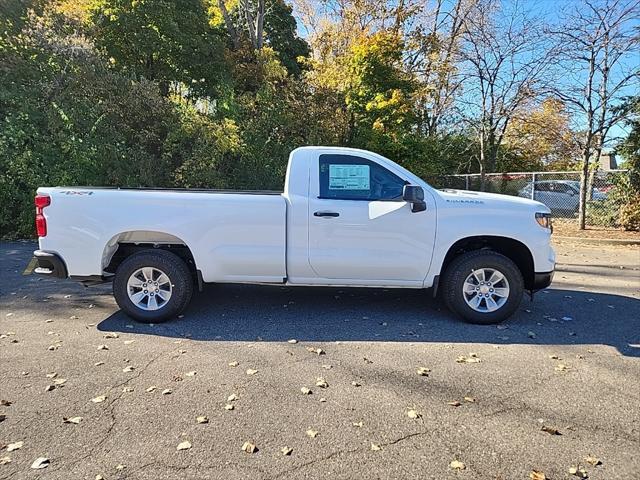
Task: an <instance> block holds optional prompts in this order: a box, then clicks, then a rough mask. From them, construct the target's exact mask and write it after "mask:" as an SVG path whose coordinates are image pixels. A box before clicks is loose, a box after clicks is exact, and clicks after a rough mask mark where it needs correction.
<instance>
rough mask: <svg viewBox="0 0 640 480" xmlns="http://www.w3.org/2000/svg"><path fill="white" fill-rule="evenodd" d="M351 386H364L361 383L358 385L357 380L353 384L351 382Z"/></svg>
mask: <svg viewBox="0 0 640 480" xmlns="http://www.w3.org/2000/svg"><path fill="white" fill-rule="evenodd" d="M351 385H353V386H354V387H361V386H362V384H361V383H358V382H356V381H355V380H354V381H353V382H351Z"/></svg>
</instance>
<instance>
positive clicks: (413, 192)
mask: <svg viewBox="0 0 640 480" xmlns="http://www.w3.org/2000/svg"><path fill="white" fill-rule="evenodd" d="M402 199H403V200H404V201H405V202H409V203H411V204H412V205H411V211H412V212H413V213H417V212H424V211H425V210H426V209H427V204H426V202H425V201H424V190H422V187H420V186H418V185H405V186H404V188H403V189H402Z"/></svg>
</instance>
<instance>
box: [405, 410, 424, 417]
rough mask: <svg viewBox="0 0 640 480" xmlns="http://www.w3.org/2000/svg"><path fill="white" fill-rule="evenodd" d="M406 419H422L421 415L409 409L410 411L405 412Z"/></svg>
mask: <svg viewBox="0 0 640 480" xmlns="http://www.w3.org/2000/svg"><path fill="white" fill-rule="evenodd" d="M407 417H409V418H412V419H417V418H420V417H422V414H420V413H418V412H417V411H415V410H413V409H411V410H409V411H407Z"/></svg>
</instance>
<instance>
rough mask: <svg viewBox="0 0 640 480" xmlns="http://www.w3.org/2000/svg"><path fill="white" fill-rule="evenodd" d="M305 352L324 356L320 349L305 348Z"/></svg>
mask: <svg viewBox="0 0 640 480" xmlns="http://www.w3.org/2000/svg"><path fill="white" fill-rule="evenodd" d="M307 351H309V352H311V353H315V354H317V355H324V354H325V351H324V350H322V349H321V348H315V347H307Z"/></svg>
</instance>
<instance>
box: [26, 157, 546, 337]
mask: <svg viewBox="0 0 640 480" xmlns="http://www.w3.org/2000/svg"><path fill="white" fill-rule="evenodd" d="M35 205H36V228H37V232H38V236H39V250H36V251H35V252H34V259H33V260H32V264H31V265H32V268H35V273H37V274H41V275H46V276H49V277H58V278H67V277H68V278H71V279H74V280H78V281H81V282H83V283H84V284H85V285H90V284H94V283H98V282H105V281H113V293H114V296H115V299H116V301H117V303H118V305H119V306H120V308H121V309H122V310H123V311H124V312H125V313H126V314H127V315H129V316H131V317H133V318H135V319H137V320H139V321H142V322H160V321H164V320H168V319H171V318H173V317H175V316H177V315H178V314H179V313H180V312H182V311H183V310H184V309H185V308H186V307H187V305H188V303H189V301H190V299H191V296H192V292H193V291H194V289H196V288H198V289H202V286H203V284H204V283H256V284H270V285H291V286H320V285H324V286H340V287H351V286H352V287H383V288H391V287H402V288H420V289H427V288H432V289H433V290H432V291H433V292H434V296H435V294H436V293H438V292H439V293H440V294H441V295H442V298H443V300H444V302H445V303H446V305H447V306H448V308H449V309H450V310H451V311H453V312H455V313H456V314H457V315H459V316H460V317H462V318H463V319H464V320H466V321H469V322H474V323H487V324H488V323H495V322H500V321H502V320H504V319H505V318H507V317H509V316H510V315H511V314H512V313H513V312H514V311H515V310H516V309H517V308H518V305H519V304H520V301H521V299H522V296H523V292H524V291H530V292H534V291H536V290H539V289H542V288H545V287H547V286H548V285H549V284H550V283H551V279H552V277H553V269H554V265H555V254H554V251H553V249H552V248H551V246H550V238H551V224H550V221H551V219H550V211H549V208H548V207H546V206H545V205H543V204H542V203H539V202H535V201H532V200H527V199H524V198H519V197H509V196H504V195H495V194H488V193H478V192H468V191H455V190H436V189H434V188H433V187H431V186H429V185H428V184H427V183H425V182H424V181H423V180H421V179H420V178H418V177H417V176H415V175H414V174H412V173H411V172H409V171H408V170H406V169H404V168H403V167H401V166H400V165H397V164H396V163H394V162H392V161H391V160H388V159H386V158H384V157H382V156H380V155H377V154H375V153H372V152H368V151H363V150H355V149H350V148H338V147H303V148H298V149H296V150H294V151H293V152H292V153H291V155H290V157H289V165H288V168H287V175H286V181H285V188H284V192H283V193H279V192H278V193H276V192H235V191H216V190H171V189H168V190H167V189H127V188H94V187H55V188H50V187H43V188H39V189H38V192H37V196H36V197H35Z"/></svg>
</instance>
